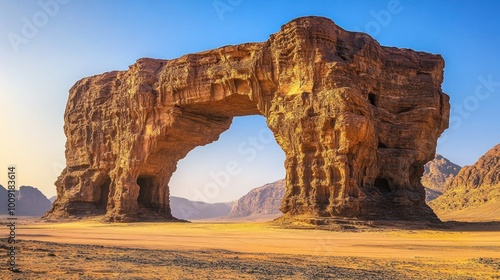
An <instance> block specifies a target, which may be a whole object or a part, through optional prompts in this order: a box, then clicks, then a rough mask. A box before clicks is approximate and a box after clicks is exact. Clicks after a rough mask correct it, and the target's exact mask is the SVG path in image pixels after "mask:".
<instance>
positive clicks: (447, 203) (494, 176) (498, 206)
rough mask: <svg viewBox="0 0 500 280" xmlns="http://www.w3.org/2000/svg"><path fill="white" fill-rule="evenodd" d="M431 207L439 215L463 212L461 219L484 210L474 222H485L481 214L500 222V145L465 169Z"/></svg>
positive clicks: (476, 215) (476, 214) (477, 214)
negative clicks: (473, 212) (468, 213)
mask: <svg viewBox="0 0 500 280" xmlns="http://www.w3.org/2000/svg"><path fill="white" fill-rule="evenodd" d="M430 205H431V207H432V209H434V211H435V212H436V213H437V214H438V215H444V214H448V213H452V212H458V211H461V212H460V213H459V214H460V216H467V212H472V211H474V210H475V209H476V208H477V209H482V211H476V212H477V213H475V214H474V216H475V217H474V220H481V214H482V213H481V212H484V216H485V218H486V219H487V220H491V219H493V218H495V219H496V220H500V144H499V145H497V146H495V147H493V148H492V149H491V150H489V151H488V152H487V153H486V154H484V155H483V156H482V157H481V158H479V160H478V161H477V162H476V163H474V164H473V165H471V166H464V167H463V168H462V169H461V170H460V172H458V174H457V175H456V176H455V178H453V180H452V181H450V182H449V183H448V184H447V185H446V187H445V191H444V193H443V195H442V196H440V197H439V198H437V199H436V200H434V201H432V202H431V203H430ZM458 218H460V217H458Z"/></svg>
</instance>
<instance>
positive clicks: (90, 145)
mask: <svg viewBox="0 0 500 280" xmlns="http://www.w3.org/2000/svg"><path fill="white" fill-rule="evenodd" d="M443 68H444V61H443V59H442V58H441V56H439V55H433V54H428V53H423V52H415V51H412V50H408V49H397V48H391V47H382V46H380V45H379V44H378V43H377V42H376V41H375V40H374V39H373V38H371V37H370V36H368V35H367V34H364V33H354V32H348V31H345V30H343V29H342V28H340V27H338V26H337V25H335V23H334V22H332V21H331V20H329V19H326V18H320V17H304V18H298V19H295V20H293V21H291V22H289V23H287V24H285V25H284V26H282V28H281V30H280V31H279V32H277V33H275V34H273V35H271V36H270V38H269V40H267V41H266V42H262V43H247V44H241V45H237V46H225V47H222V48H219V49H215V50H210V51H205V52H201V53H195V54H188V55H185V56H182V57H180V58H178V59H174V60H160V59H149V58H143V59H139V60H138V61H137V62H136V63H135V64H134V65H132V66H130V68H129V69H128V70H127V71H115V72H109V73H104V74H101V75H97V76H93V77H89V78H84V79H82V80H80V81H78V82H77V83H76V84H75V85H74V86H73V87H72V88H71V90H70V95H69V99H68V103H67V107H66V112H65V126H64V130H65V133H66V136H67V143H66V160H67V166H66V168H65V169H64V171H63V172H62V174H61V175H60V177H59V178H58V180H57V182H56V186H57V192H58V199H57V201H56V202H55V203H54V206H53V209H52V210H51V211H50V212H49V213H48V214H47V217H49V218H51V217H53V218H56V217H61V216H74V215H106V217H107V218H108V219H109V220H112V221H130V220H144V219H154V218H158V219H172V215H171V212H170V205H169V188H168V182H169V180H170V177H171V176H172V173H173V172H174V171H175V169H176V165H177V162H178V161H179V160H180V159H182V158H183V157H185V156H186V155H187V153H188V152H189V151H190V150H192V149H193V148H195V147H197V146H202V145H206V144H208V143H211V142H213V141H216V140H217V139H218V137H219V135H220V134H221V133H222V132H223V131H225V130H227V129H228V128H229V126H230V124H231V121H232V118H233V117H235V116H244V115H253V114H260V115H263V116H265V117H266V118H267V124H268V126H269V128H270V129H271V130H272V131H273V133H274V135H275V137H276V140H277V142H278V144H279V145H280V146H281V148H282V149H283V151H284V152H285V154H286V160H285V163H284V164H285V168H286V172H287V175H286V180H285V181H286V193H285V197H284V199H283V203H282V206H281V211H282V212H284V213H285V216H284V217H285V219H287V218H289V219H292V218H294V217H298V216H303V215H306V216H313V217H351V218H359V219H366V220H372V219H375V220H377V219H410V220H412V219H418V220H436V219H437V218H436V216H435V215H434V213H433V212H432V210H430V208H429V207H428V206H427V205H426V204H425V201H424V196H425V194H424V189H423V187H422V185H421V184H420V177H421V176H422V173H423V165H424V164H425V163H426V162H428V161H429V160H431V159H433V157H434V153H435V147H436V141H437V138H438V137H439V136H440V134H441V133H442V132H443V130H444V129H446V128H447V126H448V118H449V102H448V96H447V95H446V94H444V93H443V92H442V90H441V83H442V81H443ZM193 176H196V174H193Z"/></svg>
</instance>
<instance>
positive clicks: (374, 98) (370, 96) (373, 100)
mask: <svg viewBox="0 0 500 280" xmlns="http://www.w3.org/2000/svg"><path fill="white" fill-rule="evenodd" d="M368 100H369V101H370V103H371V104H372V105H373V106H375V107H376V106H377V101H378V98H377V95H375V93H369V94H368Z"/></svg>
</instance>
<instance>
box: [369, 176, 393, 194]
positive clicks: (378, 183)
mask: <svg viewBox="0 0 500 280" xmlns="http://www.w3.org/2000/svg"><path fill="white" fill-rule="evenodd" d="M373 185H374V186H375V187H376V188H377V189H378V190H379V191H380V192H381V193H388V192H391V186H390V185H389V182H388V181H387V179H384V178H380V177H378V178H376V179H375V182H374V183H373Z"/></svg>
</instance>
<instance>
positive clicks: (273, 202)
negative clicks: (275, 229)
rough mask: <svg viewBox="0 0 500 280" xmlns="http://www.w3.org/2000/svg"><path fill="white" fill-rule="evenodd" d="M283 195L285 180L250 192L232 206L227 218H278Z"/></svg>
mask: <svg viewBox="0 0 500 280" xmlns="http://www.w3.org/2000/svg"><path fill="white" fill-rule="evenodd" d="M284 195H285V180H279V181H276V182H273V183H270V184H266V185H264V186H262V187H259V188H256V189H253V190H251V191H250V192H249V193H248V194H246V195H244V196H243V197H242V198H240V199H239V200H238V201H236V203H235V204H234V205H233V208H232V209H231V212H230V213H229V214H228V215H227V217H228V218H248V217H251V216H266V217H269V218H270V217H272V216H275V217H278V216H281V215H282V213H281V211H280V206H281V201H282V200H283V196H284Z"/></svg>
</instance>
